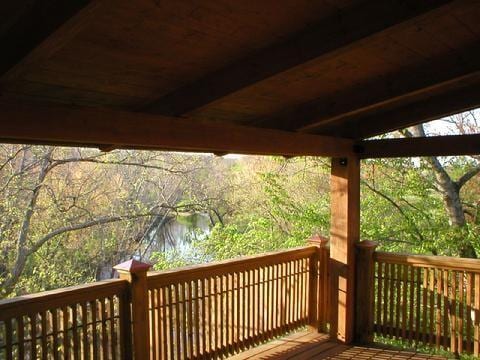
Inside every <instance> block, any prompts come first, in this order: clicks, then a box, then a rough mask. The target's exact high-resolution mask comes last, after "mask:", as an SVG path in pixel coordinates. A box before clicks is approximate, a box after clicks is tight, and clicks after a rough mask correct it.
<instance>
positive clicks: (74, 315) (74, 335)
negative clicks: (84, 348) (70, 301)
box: [71, 304, 80, 360]
mask: <svg viewBox="0 0 480 360" xmlns="http://www.w3.org/2000/svg"><path fill="white" fill-rule="evenodd" d="M71 309H72V341H73V349H72V354H73V359H74V360H78V358H79V350H80V349H79V345H78V319H77V315H78V311H77V309H78V307H77V304H74V305H72V307H71Z"/></svg>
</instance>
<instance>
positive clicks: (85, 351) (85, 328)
mask: <svg viewBox="0 0 480 360" xmlns="http://www.w3.org/2000/svg"><path fill="white" fill-rule="evenodd" d="M81 309H82V358H85V359H89V358H90V349H89V341H88V312H87V304H86V303H85V302H84V303H82V304H81Z"/></svg>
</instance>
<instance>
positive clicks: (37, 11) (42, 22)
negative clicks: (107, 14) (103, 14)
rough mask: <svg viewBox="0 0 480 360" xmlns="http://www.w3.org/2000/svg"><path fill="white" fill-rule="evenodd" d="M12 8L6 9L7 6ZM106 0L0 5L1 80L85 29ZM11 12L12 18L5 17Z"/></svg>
mask: <svg viewBox="0 0 480 360" xmlns="http://www.w3.org/2000/svg"><path fill="white" fill-rule="evenodd" d="M7 3H8V6H9V8H7V9H5V8H4V7H5V6H7ZM105 3H107V1H105V0H68V1H65V0H51V1H40V0H33V1H29V2H28V4H25V1H18V2H5V5H3V4H2V5H0V10H3V14H2V15H0V20H2V22H5V23H4V24H2V32H0V44H2V56H1V57H0V76H1V78H0V81H1V83H2V85H4V84H6V83H7V82H8V81H10V80H12V79H15V78H17V77H18V76H19V75H20V74H21V73H22V72H23V71H24V70H25V69H26V68H28V65H30V64H32V63H36V64H37V65H38V63H39V62H42V61H46V60H48V59H49V58H50V57H51V56H52V55H53V54H54V53H55V52H56V51H57V50H59V49H60V48H61V47H62V46H63V45H64V44H65V43H66V42H68V41H69V40H70V39H71V38H72V37H73V36H75V35H76V34H77V33H78V32H79V31H80V30H82V29H83V28H84V27H85V26H86V25H87V24H88V23H89V21H90V20H91V19H92V17H93V16H92V15H93V14H94V13H95V12H96V11H97V10H98V9H99V8H100V7H101V6H104V5H105ZM5 15H8V16H9V17H10V18H9V19H3V17H4V16H5Z"/></svg>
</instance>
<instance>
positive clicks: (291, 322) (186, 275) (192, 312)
mask: <svg viewBox="0 0 480 360" xmlns="http://www.w3.org/2000/svg"><path fill="white" fill-rule="evenodd" d="M316 256H317V248H316V247H313V246H311V247H303V248H299V249H294V250H288V251H282V252H276V253H272V254H266V255H260V256H253V257H248V258H241V259H235V260H228V261H224V262H218V263H214V264H209V265H201V266H194V267H188V268H183V269H175V270H172V271H164V272H159V273H155V272H151V273H149V274H148V278H147V280H148V294H149V295H148V296H149V300H150V301H149V319H150V329H151V331H150V334H151V335H150V340H151V356H150V358H151V359H193V358H202V359H211V358H223V357H226V356H228V355H231V354H234V353H236V352H239V351H241V350H243V349H246V348H249V347H251V346H254V345H256V344H259V343H261V342H264V341H266V340H269V339H272V338H274V337H276V336H279V335H283V334H285V333H287V332H290V331H292V330H295V329H297V328H299V327H302V326H305V325H307V324H309V322H310V321H311V319H310V310H311V309H310V307H311V305H310V303H311V302H310V301H309V299H310V296H311V293H312V292H314V291H316V287H315V286H314V284H313V282H315V281H316V278H315V276H314V275H315V274H314V273H313V272H314V271H315V270H316V266H317V265H316V262H317V258H316ZM312 289H313V290H312ZM315 296H316V293H315ZM314 303H316V298H315V300H314Z"/></svg>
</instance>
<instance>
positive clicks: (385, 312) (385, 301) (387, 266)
mask: <svg viewBox="0 0 480 360" xmlns="http://www.w3.org/2000/svg"><path fill="white" fill-rule="evenodd" d="M390 268H391V264H385V276H384V277H383V303H382V305H383V326H382V335H383V336H387V334H388V323H389V320H388V319H389V318H388V304H389V296H388V291H389V290H390Z"/></svg>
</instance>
